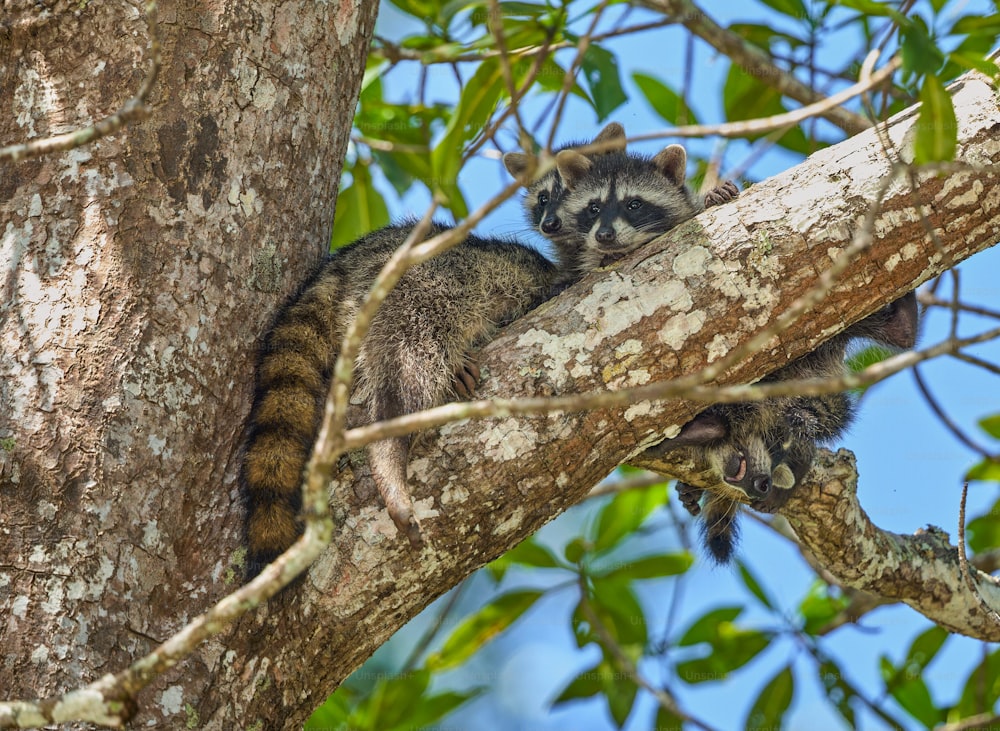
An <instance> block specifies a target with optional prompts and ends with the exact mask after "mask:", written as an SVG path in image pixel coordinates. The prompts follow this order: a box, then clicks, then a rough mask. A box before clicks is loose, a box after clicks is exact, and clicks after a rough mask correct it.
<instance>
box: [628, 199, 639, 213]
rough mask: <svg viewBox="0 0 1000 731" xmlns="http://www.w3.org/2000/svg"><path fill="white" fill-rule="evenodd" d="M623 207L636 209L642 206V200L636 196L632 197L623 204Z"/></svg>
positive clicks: (631, 209)
mask: <svg viewBox="0 0 1000 731" xmlns="http://www.w3.org/2000/svg"><path fill="white" fill-rule="evenodd" d="M625 207H626V208H628V209H629V210H630V211H637V210H639V209H640V208H642V201H641V200H640V199H638V198H633V199H632V200H630V201H629V202H628V203H627V204H626V205H625Z"/></svg>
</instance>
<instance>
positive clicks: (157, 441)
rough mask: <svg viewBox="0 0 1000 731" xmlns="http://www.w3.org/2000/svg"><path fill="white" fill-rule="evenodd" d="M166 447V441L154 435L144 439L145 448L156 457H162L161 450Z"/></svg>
mask: <svg viewBox="0 0 1000 731" xmlns="http://www.w3.org/2000/svg"><path fill="white" fill-rule="evenodd" d="M166 445H167V440H166V439H164V438H163V437H158V436H156V435H155V434H150V435H149V436H148V437H147V438H146V446H147V447H149V451H150V452H152V453H153V454H155V455H157V456H163V448H164V447H165V446H166Z"/></svg>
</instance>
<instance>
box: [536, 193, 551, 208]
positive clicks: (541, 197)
mask: <svg viewBox="0 0 1000 731" xmlns="http://www.w3.org/2000/svg"><path fill="white" fill-rule="evenodd" d="M548 203H549V194H548V193H539V194H538V205H540V206H545V205H548Z"/></svg>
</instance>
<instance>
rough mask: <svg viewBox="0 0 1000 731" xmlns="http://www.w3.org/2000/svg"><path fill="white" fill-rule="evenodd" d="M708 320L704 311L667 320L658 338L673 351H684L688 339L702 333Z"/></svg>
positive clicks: (684, 313) (688, 313) (687, 313)
mask: <svg viewBox="0 0 1000 731" xmlns="http://www.w3.org/2000/svg"><path fill="white" fill-rule="evenodd" d="M707 320H708V316H707V315H706V314H705V311H704V310H695V311H693V312H683V313H681V314H678V315H674V316H673V317H671V318H670V319H669V320H667V321H666V322H665V323H664V325H663V327H662V328H660V331H659V332H658V333H657V334H656V337H657V338H658V339H659V341H660V342H661V343H663V344H664V345H666V346H667V347H669V348H671V349H673V350H683V348H684V344H685V343H686V342H687V339H688V338H689V337H690V336H692V335H694V334H695V333H698V332H701V329H702V328H703V327H704V326H705V322H706V321H707Z"/></svg>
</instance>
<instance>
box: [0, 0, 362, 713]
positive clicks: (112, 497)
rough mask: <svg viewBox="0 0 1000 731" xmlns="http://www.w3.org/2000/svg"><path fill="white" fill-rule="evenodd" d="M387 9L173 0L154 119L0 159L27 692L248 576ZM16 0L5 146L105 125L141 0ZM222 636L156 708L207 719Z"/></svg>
mask: <svg viewBox="0 0 1000 731" xmlns="http://www.w3.org/2000/svg"><path fill="white" fill-rule="evenodd" d="M45 6H47V7H45ZM376 9H377V3H376V2H375V0H363V1H359V2H351V1H350V0H344V2H341V3H332V4H331V3H314V2H312V1H311V0H303V1H298V0H292V1H291V2H282V3H267V2H250V1H249V0H248V1H241V0H230V1H229V2H225V3H219V2H198V1H195V2H190V1H185V0H179V1H177V2H173V1H171V0H165V1H164V2H161V3H160V12H159V16H160V31H161V36H162V38H163V59H164V61H163V68H162V69H161V72H160V75H159V82H158V84H157V85H156V88H155V90H154V92H153V95H152V97H151V99H150V102H151V105H152V115H151V116H150V118H149V119H148V120H147V121H145V122H143V123H141V124H137V125H134V126H131V127H130V128H128V129H126V130H125V131H124V132H122V133H121V134H118V135H115V136H113V137H109V138H106V139H104V140H101V141H99V142H97V143H96V144H94V145H91V146H88V147H86V148H82V149H77V150H74V151H71V152H68V153H64V154H56V155H51V156H46V157H42V158H38V159H33V160H27V161H24V162H21V163H18V164H16V165H11V164H6V163H0V272H2V277H0V303H2V304H0V342H2V343H3V345H2V355H0V439H2V445H3V446H2V449H0V515H2V516H3V517H2V520H0V617H2V620H0V646H2V647H3V648H4V657H5V662H4V664H3V666H2V667H0V688H2V689H3V693H2V694H3V696H4V697H5V698H22V697H23V698H34V697H46V696H50V695H53V694H57V693H61V692H63V691H65V690H68V689H72V688H76V687H79V686H80V685H81V684H83V683H86V682H89V681H91V680H93V679H95V678H96V677H98V676H100V675H102V674H104V673H106V672H113V671H117V670H120V669H121V668H123V667H124V666H126V665H127V664H129V663H130V662H132V661H134V660H135V659H136V658H138V657H140V656H142V655H143V654H144V653H146V652H148V651H149V650H150V649H151V648H152V647H154V646H155V645H156V643H157V642H158V641H160V640H162V639H163V638H165V637H167V636H169V635H170V634H171V633H173V632H174V631H176V630H177V629H179V628H180V627H182V626H183V625H184V624H185V623H186V622H187V621H188V620H189V619H190V618H191V617H192V616H194V615H195V614H196V613H198V612H200V611H202V610H203V609H204V608H205V607H206V606H208V605H209V604H210V603H211V602H213V601H215V600H216V599H218V598H219V597H220V596H222V595H224V594H225V593H226V591H227V589H228V588H229V587H232V586H233V585H234V582H235V581H237V580H238V578H237V577H238V575H239V573H238V570H237V569H235V568H234V567H233V566H232V562H231V559H230V555H231V554H232V552H233V551H234V550H235V549H236V548H237V547H238V545H239V540H240V525H241V521H242V507H241V503H240V497H239V495H238V492H237V489H236V481H235V475H236V468H235V465H236V457H235V455H236V445H237V444H238V441H239V436H240V426H241V422H242V419H243V417H244V416H245V414H246V411H247V405H248V403H249V398H250V393H251V390H250V389H251V385H250V381H251V372H252V362H253V357H252V354H253V352H254V347H255V341H256V338H257V337H258V336H259V334H260V333H261V331H262V330H263V328H264V327H265V325H266V323H267V321H268V318H269V316H270V313H271V311H272V310H273V308H274V306H275V304H276V303H277V302H278V301H279V300H280V298H281V297H282V296H283V293H286V292H287V291H289V289H291V288H292V287H293V286H294V285H295V283H296V282H297V281H298V280H299V279H300V278H301V277H302V276H303V273H304V272H305V271H306V270H307V268H308V267H309V266H310V265H311V263H312V262H314V261H315V260H316V259H317V258H318V257H319V256H320V255H321V253H322V252H323V251H324V250H325V248H326V242H328V241H329V236H330V229H331V225H332V221H333V204H334V201H335V196H336V191H337V185H338V182H339V169H340V160H341V159H342V157H343V154H344V151H345V150H346V145H347V139H348V137H347V136H348V133H349V130H350V120H351V117H352V115H353V112H354V105H355V103H356V97H357V90H358V88H359V84H360V80H361V74H362V72H363V70H364V59H365V52H366V49H367V47H368V44H369V41H370V38H371V33H372V30H373V23H374V17H375V13H376ZM0 13H2V17H0V99H3V100H4V102H5V103H4V104H3V105H2V109H3V110H4V112H3V113H2V114H0V144H8V143H16V142H21V141H24V140H26V139H28V138H31V137H45V136H48V135H52V134H56V133H62V132H66V131H70V130H72V129H75V128H78V127H83V126H86V125H89V124H90V123H91V122H92V121H93V120H95V119H97V118H100V117H102V116H104V115H107V114H110V113H112V112H114V111H116V109H117V108H118V107H119V106H120V105H121V104H122V103H123V102H124V101H125V100H126V99H128V98H129V97H130V96H131V95H132V94H133V93H135V89H136V87H137V86H138V85H139V83H140V81H141V80H142V78H143V76H144V74H145V69H146V66H145V62H144V60H143V55H144V54H143V52H144V47H145V46H146V43H147V29H146V21H145V18H144V17H143V15H142V13H141V12H140V10H139V9H137V8H136V7H133V6H132V5H130V4H128V3H126V2H117V1H112V2H100V3H55V4H53V3H45V4H38V3H33V2H27V1H26V2H5V3H3V10H2V11H0ZM216 652H218V648H213V649H212V650H209V651H207V652H206V654H204V655H202V656H200V657H198V658H194V659H193V660H192V661H191V662H188V663H185V664H184V665H183V666H182V667H179V668H177V669H176V670H174V671H173V672H171V673H169V675H168V677H165V678H163V680H162V681H161V682H159V683H157V684H156V685H155V686H154V687H153V688H150V689H149V690H147V691H146V692H145V693H144V694H143V696H142V697H141V709H140V716H139V717H138V719H137V721H136V723H137V724H138V725H141V726H146V725H147V724H151V726H152V727H154V728H156V727H158V728H170V729H174V728H181V727H183V726H184V724H185V723H186V722H187V721H188V719H189V718H196V717H197V714H198V713H199V712H200V710H199V709H200V708H201V706H202V704H203V703H204V698H205V697H206V695H207V693H208V688H210V687H211V686H212V684H213V682H214V678H215V672H216V666H217V663H218V662H219V661H220V658H219V657H218V656H217V655H216V654H213V653H216ZM226 696H227V697H228V692H227V693H226ZM196 725H197V724H196Z"/></svg>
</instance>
